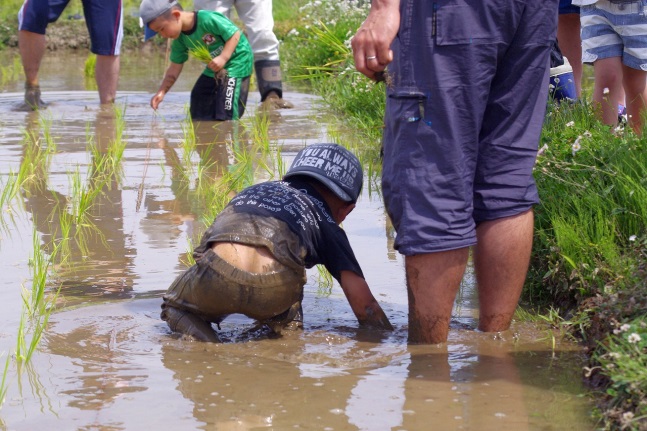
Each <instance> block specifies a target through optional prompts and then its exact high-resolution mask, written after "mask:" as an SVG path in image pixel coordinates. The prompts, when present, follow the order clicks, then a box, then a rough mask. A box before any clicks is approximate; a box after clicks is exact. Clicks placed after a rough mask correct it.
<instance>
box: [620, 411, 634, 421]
mask: <svg viewBox="0 0 647 431" xmlns="http://www.w3.org/2000/svg"><path fill="white" fill-rule="evenodd" d="M633 418H634V414H633V412H624V413H623V414H622V419H624V420H625V421H630V420H632V419H633Z"/></svg>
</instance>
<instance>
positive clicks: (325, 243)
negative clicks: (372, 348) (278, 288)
mask: <svg viewBox="0 0 647 431" xmlns="http://www.w3.org/2000/svg"><path fill="white" fill-rule="evenodd" d="M227 206H228V207H229V206H231V207H233V208H234V210H235V211H236V212H244V213H249V214H254V215H258V216H261V217H274V218H277V219H279V220H281V221H283V222H285V223H287V225H288V226H289V227H290V229H292V231H293V232H294V233H296V234H297V236H298V237H299V238H300V240H301V243H302V245H303V246H304V247H305V248H306V251H307V254H306V257H305V267H306V268H312V267H313V266H314V265H317V264H323V265H324V266H325V267H326V269H328V271H330V274H332V276H333V277H334V278H335V279H336V280H337V281H339V282H341V278H340V277H341V271H353V272H354V273H356V274H357V275H359V276H361V277H362V278H363V277H364V274H363V273H362V270H361V268H360V266H359V263H358V262H357V259H356V258H355V254H354V253H353V250H352V248H351V246H350V243H349V242H348V237H347V236H346V232H344V230H343V229H342V228H340V227H339V225H337V223H336V222H335V220H334V219H333V218H332V216H331V215H330V208H329V207H328V205H327V204H326V202H325V201H324V199H323V198H322V197H321V195H320V194H319V193H318V192H317V191H316V189H315V188H314V187H312V186H311V185H310V184H309V183H307V182H305V181H303V180H300V179H299V178H297V177H295V178H289V179H287V180H285V181H269V182H264V183H260V184H256V185H253V186H250V187H248V188H246V189H244V190H242V191H241V192H240V193H238V194H237V195H236V196H235V197H234V198H233V199H232V200H231V201H230V202H229V204H228V205H227Z"/></svg>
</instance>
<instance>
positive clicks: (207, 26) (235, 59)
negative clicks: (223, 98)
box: [171, 10, 254, 78]
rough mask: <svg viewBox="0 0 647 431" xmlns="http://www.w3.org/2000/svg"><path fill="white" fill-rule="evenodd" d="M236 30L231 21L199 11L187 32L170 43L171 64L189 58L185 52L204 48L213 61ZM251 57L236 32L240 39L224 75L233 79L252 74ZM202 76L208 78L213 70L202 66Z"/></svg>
mask: <svg viewBox="0 0 647 431" xmlns="http://www.w3.org/2000/svg"><path fill="white" fill-rule="evenodd" d="M237 31H240V30H239V29H238V27H236V25H234V23H233V22H231V21H230V20H229V19H227V17H225V16H224V15H223V14H221V13H219V12H213V11H207V10H200V11H197V12H195V26H194V27H193V28H192V29H191V30H189V31H186V32H185V31H183V32H182V33H180V36H179V37H178V38H177V39H175V40H174V41H173V43H172V44H171V61H172V62H173V63H178V64H182V63H185V62H186V61H187V60H188V59H189V50H192V49H195V47H198V46H202V47H206V48H207V49H208V50H209V53H210V54H211V58H215V57H217V56H218V55H220V53H221V52H222V50H223V48H224V46H225V42H226V41H228V40H229V38H231V37H232V36H233V35H234V33H236V32H237ZM253 66H254V54H253V53H252V48H251V47H250V46H249V42H248V41H247V37H245V35H244V34H243V32H242V31H240V40H239V41H238V45H237V46H236V49H235V50H234V52H233V54H232V55H231V58H230V59H229V61H228V62H227V64H225V69H227V74H228V75H229V76H231V77H234V78H244V77H246V76H250V75H251V74H252V68H253ZM202 73H203V74H205V75H207V76H209V77H212V78H213V76H214V72H213V70H211V69H209V68H207V67H205V69H204V72H202Z"/></svg>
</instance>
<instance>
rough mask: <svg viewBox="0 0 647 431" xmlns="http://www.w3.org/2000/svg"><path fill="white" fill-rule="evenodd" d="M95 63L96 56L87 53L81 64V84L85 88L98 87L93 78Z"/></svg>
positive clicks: (92, 88) (94, 88) (93, 88)
mask: <svg viewBox="0 0 647 431" xmlns="http://www.w3.org/2000/svg"><path fill="white" fill-rule="evenodd" d="M96 65H97V56H96V55H95V54H90V55H88V58H87V59H86V60H85V64H84V66H83V84H84V87H85V89H86V90H96V89H97V88H98V87H97V81H96V79H95V71H96Z"/></svg>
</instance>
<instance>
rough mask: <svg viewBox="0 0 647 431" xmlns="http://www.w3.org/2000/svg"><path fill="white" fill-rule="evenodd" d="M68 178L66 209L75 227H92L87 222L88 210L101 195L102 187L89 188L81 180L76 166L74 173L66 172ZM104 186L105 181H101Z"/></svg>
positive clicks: (88, 221)
mask: <svg viewBox="0 0 647 431" xmlns="http://www.w3.org/2000/svg"><path fill="white" fill-rule="evenodd" d="M68 177H69V178H70V188H71V192H70V200H69V202H68V209H69V211H70V213H71V215H72V219H73V221H74V223H75V224H76V225H92V223H91V222H90V220H89V211H90V208H92V206H93V205H94V202H95V200H96V198H97V196H99V195H100V194H101V193H102V187H96V186H95V187H89V186H87V185H86V184H85V182H84V181H83V180H82V179H81V173H80V171H79V168H78V166H77V168H76V170H75V171H74V172H68ZM103 181H104V184H105V179H104V180H103Z"/></svg>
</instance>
